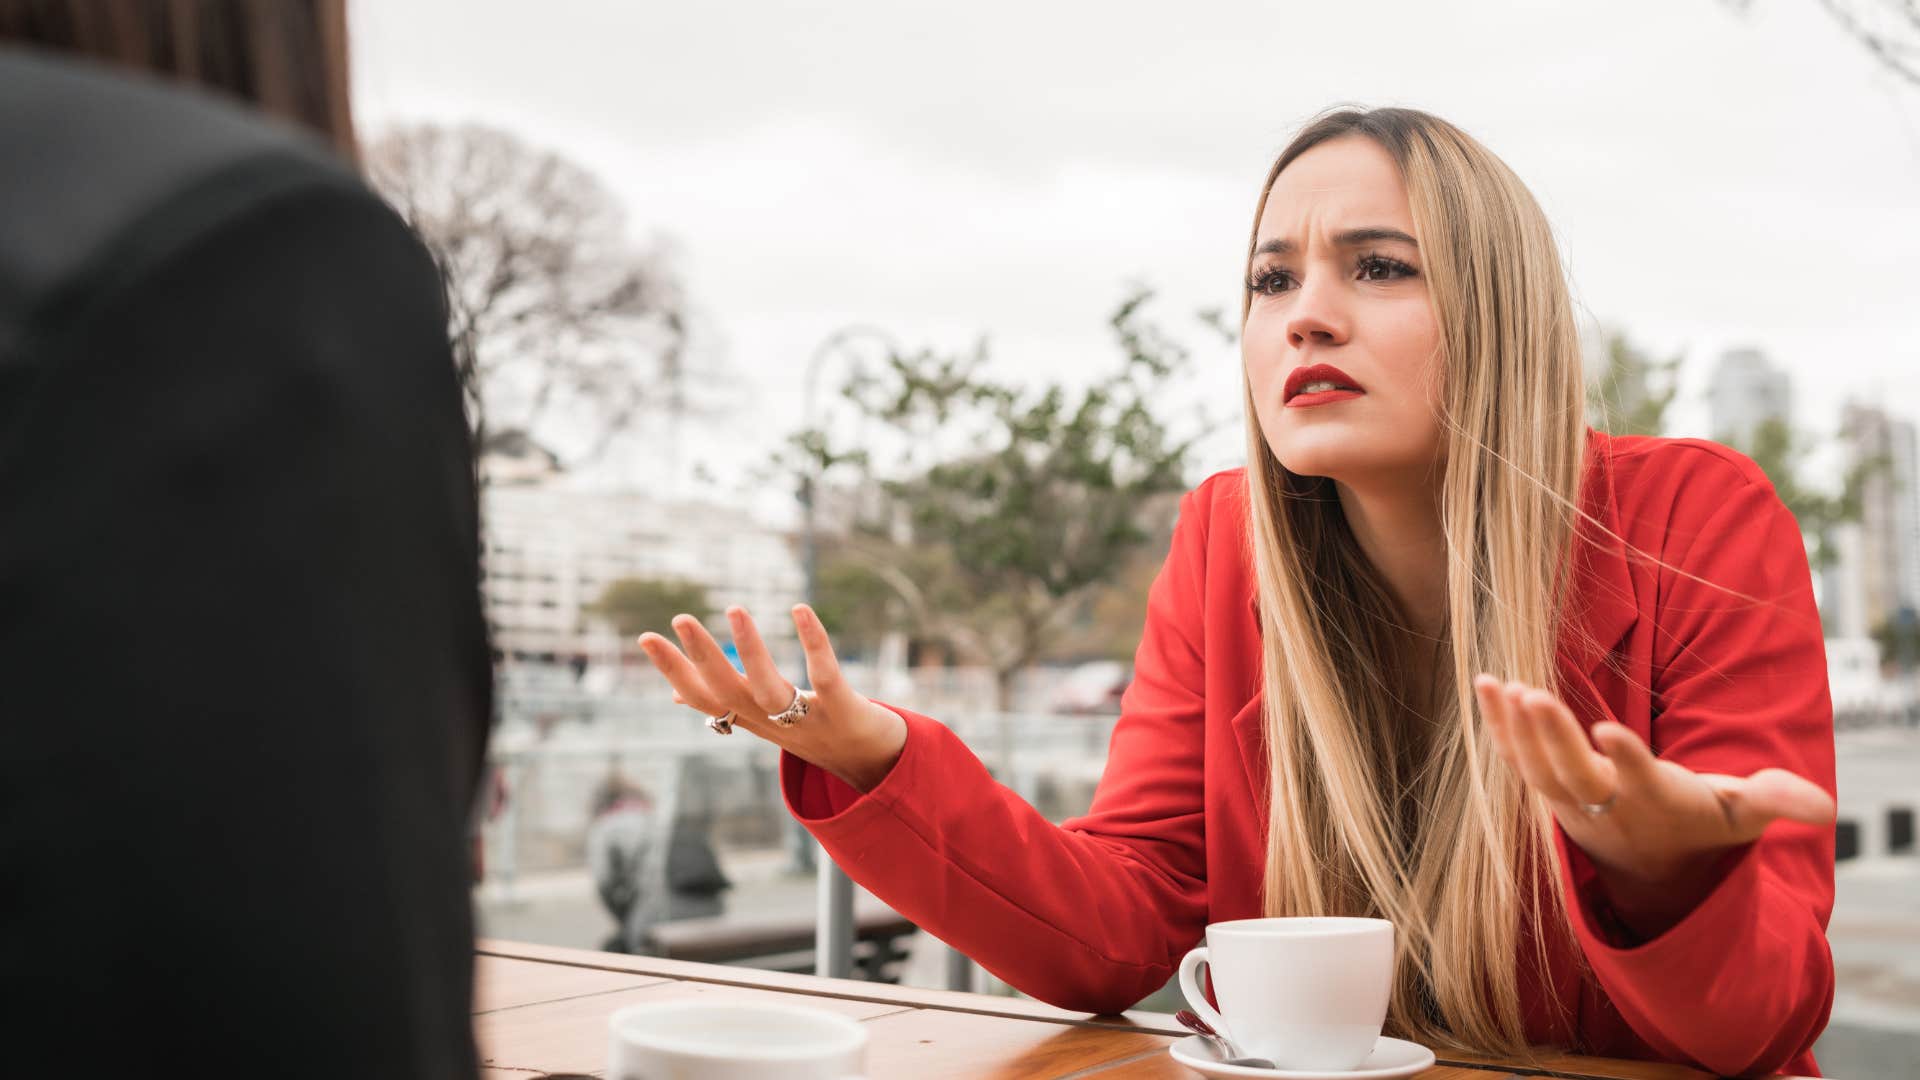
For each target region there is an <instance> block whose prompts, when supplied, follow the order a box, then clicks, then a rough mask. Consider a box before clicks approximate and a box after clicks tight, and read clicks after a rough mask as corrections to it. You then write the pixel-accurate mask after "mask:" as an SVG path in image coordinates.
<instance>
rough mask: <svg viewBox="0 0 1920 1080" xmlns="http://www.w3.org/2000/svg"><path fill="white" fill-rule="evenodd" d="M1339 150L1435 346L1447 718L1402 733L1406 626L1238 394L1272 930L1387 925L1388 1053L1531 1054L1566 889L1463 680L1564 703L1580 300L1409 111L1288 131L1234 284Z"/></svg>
mask: <svg viewBox="0 0 1920 1080" xmlns="http://www.w3.org/2000/svg"><path fill="white" fill-rule="evenodd" d="M1348 135H1357V136H1363V137H1366V138H1370V139H1373V140H1374V141H1375V142H1377V143H1378V144H1379V145H1380V146H1382V147H1383V148H1385V149H1386V150H1387V152H1388V153H1389V154H1390V155H1392V157H1393V159H1394V160H1395V162H1397V163H1398V166H1399V169H1400V174H1401V177H1402V180H1403V182H1404V184H1405V186H1406V189H1407V196H1408V200H1409V202H1410V204H1411V210H1412V215H1413V221H1414V227H1415V230H1416V232H1417V234H1418V238H1419V241H1420V251H1421V257H1422V262H1423V268H1424V271H1425V274H1426V281H1427V288H1428V293H1429V296H1430V297H1431V299H1432V302H1433V310H1434V316H1435V318H1436V320H1437V322H1438V325H1439V327H1440V332H1441V341H1442V348H1443V350H1444V351H1443V361H1444V362H1443V364H1442V365H1441V367H1442V368H1443V374H1441V375H1439V378H1440V379H1441V382H1442V391H1441V399H1442V401H1443V402H1444V404H1443V406H1442V416H1441V418H1440V419H1441V423H1442V427H1443V429H1444V432H1445V434H1444V436H1443V438H1444V441H1445V452H1446V457H1445V468H1444V476H1443V478H1441V480H1440V485H1439V489H1438V491H1437V492H1436V498H1437V499H1438V502H1439V510H1440V518H1441V522H1442V528H1443V530H1444V533H1445V539H1446V551H1447V618H1446V626H1445V630H1444V634H1443V640H1442V641H1441V642H1440V643H1438V644H1437V645H1435V646H1434V647H1436V648H1437V649H1438V650H1439V651H1440V653H1441V655H1442V656H1443V657H1445V662H1442V663H1437V664H1436V665H1435V670H1436V673H1437V675H1438V681H1439V690H1440V693H1439V694H1438V695H1437V699H1438V702H1439V704H1438V705H1437V706H1436V707H1435V709H1434V711H1433V713H1432V715H1430V716H1424V717H1422V718H1421V719H1420V720H1419V721H1415V722H1413V723H1411V724H1410V723H1409V721H1408V719H1407V716H1408V713H1409V711H1410V710H1409V707H1408V706H1407V705H1406V704H1405V703H1404V702H1403V700H1402V697H1401V693H1400V692H1401V690H1403V689H1405V688H1406V687H1405V684H1404V679H1405V676H1404V674H1403V673H1404V671H1405V667H1406V665H1405V655H1406V653H1405V650H1406V649H1407V648H1409V642H1410V640H1411V635H1410V634H1409V633H1408V632H1407V631H1406V630H1405V628H1404V626H1403V624H1404V616H1403V614H1402V613H1401V612H1400V611H1399V610H1398V608H1397V606H1396V604H1395V603H1394V600H1393V598H1392V595H1391V594H1390V593H1389V592H1388V590H1387V588H1386V585H1385V583H1384V581H1383V580H1382V579H1381V578H1380V576H1379V575H1378V573H1377V572H1376V571H1375V570H1374V568H1373V567H1372V565H1371V564H1370V563H1369V562H1368V561H1367V559H1366V557H1365V556H1364V555H1363V554H1362V553H1361V551H1360V549H1359V548H1358V546H1357V545H1356V544H1355V542H1354V537H1353V534H1352V532H1351V531H1350V530H1349V528H1348V526H1347V522H1346V519H1345V517H1344V516H1343V514H1342V512H1341V509H1340V502H1339V499H1338V497H1337V495H1336V493H1335V489H1334V486H1333V483H1332V481H1331V480H1328V479H1326V478H1324V477H1309V476H1302V475H1298V474H1295V473H1291V472H1288V471H1287V469H1286V468H1285V467H1284V466H1282V465H1281V464H1280V462H1279V460H1278V459H1277V458H1275V457H1274V455H1273V451H1272V450H1271V449H1270V448H1269V447H1268V445H1267V443H1266V440H1265V439H1264V438H1263V437H1262V435H1261V429H1260V425H1259V423H1258V421H1257V419H1256V417H1255V413H1254V403H1253V397H1252V390H1251V388H1250V387H1248V389H1247V397H1246V414H1247V432H1248V454H1247V459H1248V467H1247V485H1248V493H1249V499H1248V503H1249V514H1248V524H1249V530H1248V531H1249V535H1248V538H1247V539H1248V543H1249V545H1250V548H1251V558H1252V562H1253V567H1254V572H1255V577H1256V580H1257V588H1258V604H1259V610H1260V630H1261V635H1262V652H1263V675H1264V680H1265V681H1264V684H1263V685H1264V687H1265V692H1264V706H1263V708H1264V713H1265V715H1264V723H1265V733H1266V744H1267V761H1268V765H1269V776H1270V783H1269V791H1268V792H1267V796H1268V799H1269V802H1268V806H1267V808H1266V809H1267V820H1268V826H1267V864H1266V876H1265V880H1264V897H1265V901H1264V902H1265V910H1266V912H1267V914H1269V915H1317V914H1329V915H1338V914H1354V915H1375V916H1378V917H1381V918H1386V919H1391V920H1392V921H1393V922H1394V924H1395V927H1396V929H1397V933H1396V939H1397V941H1398V948H1399V957H1398V964H1397V968H1396V971H1397V976H1396V983H1395V986H1394V991H1393V997H1392V1000H1391V1003H1390V1005H1389V1009H1388V1026H1389V1030H1392V1031H1395V1032H1397V1033H1399V1034H1402V1035H1403V1036H1405V1037H1408V1038H1413V1039H1416V1040H1419V1041H1422V1042H1440V1043H1443V1044H1452V1045H1457V1046H1464V1047H1468V1048H1472V1049H1480V1050H1484V1051H1488V1052H1499V1053H1508V1054H1517V1055H1525V1054H1527V1053H1528V1047H1527V1043H1526V1039H1525V1035H1524V1032H1523V1029H1522V1010H1521V1003H1520V994H1519V974H1518V971H1517V970H1516V961H1518V962H1519V963H1532V964H1535V965H1538V970H1539V972H1540V973H1541V978H1540V979H1539V980H1538V983H1539V984H1540V985H1546V980H1545V978H1544V975H1545V971H1546V967H1545V965H1546V956H1547V951H1548V950H1547V942H1548V934H1547V933H1544V932H1535V933H1533V934H1532V935H1531V937H1532V940H1533V941H1534V944H1535V946H1536V947H1535V948H1534V949H1532V950H1530V951H1529V955H1528V956H1525V957H1522V956H1520V955H1519V954H1520V951H1521V945H1520V942H1521V940H1522V938H1523V934H1522V922H1523V920H1526V919H1531V920H1534V922H1535V925H1536V926H1538V927H1548V928H1555V927H1557V928H1559V929H1562V930H1566V929H1567V928H1568V921H1567V912H1566V906H1565V901H1564V899H1563V898H1562V897H1561V896H1560V890H1559V889H1558V887H1557V884H1555V885H1554V887H1548V888H1542V887H1541V886H1540V883H1541V881H1542V879H1543V875H1549V874H1554V873H1557V872H1558V869H1559V866H1558V859H1557V856H1556V854H1555V849H1554V845H1553V842H1552V832H1551V830H1552V828H1553V819H1552V815H1551V812H1550V811H1549V810H1548V808H1547V806H1546V804H1545V802H1544V801H1542V800H1541V799H1540V797H1539V796H1538V795H1536V794H1534V793H1532V792H1531V791H1530V790H1528V789H1526V788H1525V787H1524V785H1523V784H1522V783H1521V781H1520V780H1519V778H1518V777H1516V776H1515V775H1513V773H1512V771H1511V770H1510V769H1508V768H1506V767H1505V766H1504V765H1502V764H1501V763H1500V761H1499V759H1498V756H1497V754H1496V753H1495V751H1494V749H1493V746H1492V743H1491V741H1490V740H1489V738H1488V736H1487V733H1486V732H1485V731H1484V729H1483V728H1482V726H1481V722H1480V720H1479V718H1478V710H1477V708H1476V707H1475V702H1474V698H1473V690H1472V683H1471V679H1472V676H1473V675H1474V674H1475V673H1477V672H1482V671H1486V672H1492V673H1494V674H1496V675H1499V676H1502V677H1505V678H1510V679H1520V680H1523V681H1525V682H1527V683H1529V684H1532V685H1534V686H1539V687H1543V688H1546V689H1549V690H1552V691H1554V692H1555V693H1558V692H1559V685H1558V683H1559V680H1558V678H1557V675H1556V671H1555V663H1554V658H1555V649H1556V642H1557V637H1558V634H1559V632H1560V629H1561V612H1562V611H1563V608H1564V602H1565V599H1566V591H1567V589H1568V586H1569V579H1570V573H1571V570H1570V567H1571V554H1572V542H1573V536H1574V526H1575V520H1574V519H1575V516H1576V515H1577V514H1578V505H1579V503H1578V495H1579V484H1580V475H1581V462H1582V455H1583V451H1584V446H1585V433H1586V425H1585V420H1584V416H1585V410H1584V405H1583V396H1584V395H1583V386H1584V384H1583V382H1582V376H1581V366H1580V347H1579V342H1578V338H1577V334H1576V329H1575V325H1574V320H1573V314H1572V302H1571V299H1570V297H1569V294H1568V289H1567V285H1566V280H1565V278H1564V276H1563V273H1562V270H1561V266H1560V258H1559V253H1558V251H1557V249H1556V247H1555V245H1554V240H1553V235H1552V232H1551V230H1550V228H1549V226H1548V224H1547V221H1546V217H1545V215H1544V214H1543V213H1542V212H1541V210H1540V208H1539V206H1538V204H1537V203H1536V202H1535V201H1534V199H1533V196H1532V195H1531V194H1530V193H1529V192H1528V191H1527V189H1526V187H1525V185H1523V184H1522V183H1521V182H1520V180H1519V178H1518V177H1516V176H1514V174H1513V173H1512V171H1510V170H1509V169H1508V168H1507V167H1506V166H1505V165H1504V164H1503V163H1502V162H1501V161H1500V160H1499V159H1498V158H1496V157H1495V156H1494V155H1493V154H1492V153H1491V152H1490V151H1488V150H1487V149H1486V148H1485V147H1483V146H1481V145H1480V144H1479V143H1477V142H1475V141H1474V140H1473V139H1472V138H1471V137H1470V136H1468V135H1467V134H1466V133H1465V132H1462V131H1460V130H1459V129H1458V128H1455V127H1454V126H1453V125H1451V124H1448V123H1447V122H1445V121H1443V120H1440V119H1438V118H1437V117H1434V116H1430V115H1428V114H1426V113H1422V112H1418V111H1415V110H1411V109H1374V110H1366V111H1360V110H1352V109H1346V110H1341V111H1338V112H1333V113H1329V114H1327V115H1324V116H1322V117H1320V118H1319V119H1317V120H1316V121H1314V122H1313V123H1311V124H1310V125H1309V126H1307V127H1306V128H1305V129H1303V130H1302V131H1301V132H1300V134H1299V135H1297V136H1296V137H1295V138H1294V140H1293V141H1292V142H1291V143H1290V144H1289V145H1288V146H1287V148H1286V149H1285V150H1284V151H1283V152H1282V153H1281V154H1280V156H1279V158H1278V159H1277V160H1276V161H1275V162H1274V165H1273V168H1272V170H1271V172H1269V173H1268V175H1267V181H1266V184H1265V185H1264V186H1263V187H1262V188H1261V194H1260V205H1259V206H1258V207H1257V208H1256V209H1255V211H1254V235H1253V237H1252V238H1250V239H1249V241H1248V246H1247V256H1248V268H1249V269H1251V265H1252V258H1253V245H1254V243H1256V242H1257V240H1258V236H1259V228H1260V218H1261V214H1262V212H1263V211H1264V210H1265V208H1266V201H1267V193H1268V191H1270V190H1271V189H1272V186H1273V182H1274V179H1275V178H1276V177H1278V176H1279V174H1280V172H1281V170H1283V169H1285V168H1286V167H1287V165H1288V164H1289V163H1290V162H1292V161H1293V160H1294V159H1295V158H1297V157H1299V156H1300V155H1301V154H1303V153H1305V152H1306V151H1307V150H1309V149H1311V148H1312V147H1314V146H1316V145H1318V144H1320V143H1322V142H1325V141H1327V140H1329V139H1333V138H1337V137H1340V136H1348ZM1250 300H1251V297H1250V296H1248V297H1246V298H1244V299H1243V302H1242V307H1241V323H1242V325H1244V324H1245V322H1246V316H1247V305H1248V303H1250ZM1408 800H1411V801H1410V802H1409V801H1408ZM1409 810H1411V811H1412V812H1411V813H1409V812H1408V811H1409ZM1547 880H1549V881H1554V880H1555V879H1552V878H1548V879H1547ZM1565 1004H1566V1003H1562V1005H1563V1007H1564V1006H1565Z"/></svg>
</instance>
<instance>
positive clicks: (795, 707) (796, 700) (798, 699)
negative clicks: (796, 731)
mask: <svg viewBox="0 0 1920 1080" xmlns="http://www.w3.org/2000/svg"><path fill="white" fill-rule="evenodd" d="M812 708H813V696H812V695H810V694H808V693H806V692H805V691H802V690H799V689H795V690H794V692H793V701H792V702H791V703H790V704H788V706H787V707H786V708H784V709H782V710H780V711H779V712H777V713H774V714H773V715H772V716H769V717H767V719H769V720H771V721H773V722H774V723H776V724H779V725H780V726H781V727H792V726H793V725H794V724H796V723H798V722H799V721H800V718H801V717H803V716H805V715H807V712H808V711H809V710H811V709H812Z"/></svg>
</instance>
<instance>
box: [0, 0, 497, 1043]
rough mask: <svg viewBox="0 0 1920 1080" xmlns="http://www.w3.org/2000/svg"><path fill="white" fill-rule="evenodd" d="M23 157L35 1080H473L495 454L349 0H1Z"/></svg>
mask: <svg viewBox="0 0 1920 1080" xmlns="http://www.w3.org/2000/svg"><path fill="white" fill-rule="evenodd" d="M0 146H4V147H5V152H4V153H0V520H4V522H5V525H4V526H0V698H3V699H4V702H5V704H4V715H5V727H4V731H0V1027H4V1028H5V1030H6V1031H7V1033H8V1035H7V1038H6V1040H5V1042H6V1050H5V1060H6V1062H7V1064H8V1066H9V1067H10V1069H11V1070H12V1071H14V1072H17V1073H20V1074H22V1075H25V1074H27V1073H32V1074H33V1075H42V1072H41V1071H40V1070H41V1068H50V1069H57V1070H58V1072H57V1075H100V1076H104V1075H135V1074H136V1073H139V1074H145V1073H147V1072H150V1071H152V1072H158V1071H169V1070H171V1069H186V1070H188V1071H190V1072H192V1073H193V1074H195V1075H206V1076H225V1075H257V1076H275V1077H307V1076H312V1077H319V1076H327V1077H341V1076H352V1077H361V1078H365V1077H407V1078H416V1080H417V1078H438V1077H472V1076H474V1075H476V1072H477V1063H476V1057H475V1052H474V1044H473V1038H472V1024H471V1019H470V1010H471V997H472V965H473V961H472V949H473V937H472V934H473V930H472V913H471V909H470V906H469V896H468V849H467V844H466V835H467V815H468V812H469V809H470V807H472V805H473V803H474V795H475V791H476V785H477V783H478V779H479V775H480V768H481V763H482V756H483V751H484V748H485V742H486V738H487V717H488V716H489V715H490V709H489V703H490V698H491V680H490V672H489V662H488V650H487V645H486V632H485V624H484V622H483V620H482V616H481V609H480V598H479V594H478V573H479V567H478V557H479V552H478V535H477V514H476V509H475V492H474V483H473V474H472V465H471V456H470V453H469V437H468V432H467V428H466V424H465V420H464V417H463V415H462V409H461V396H460V392H459V388H458V386H457V383H456V378H455V372H454V367H453V363H452V360H451V356H450V350H449V347H448V342H447V337H446V327H445V323H444V309H443V304H442V293H441V287H440V282H439V275H438V273H437V271H436V268H435V266H434V264H433V261H432V259H431V258H430V257H429V255H428V253H427V252H426V251H425V250H424V249H423V248H422V246H421V245H420V244H419V243H418V242H417V241H416V240H415V238H414V237H413V235H412V234H411V233H410V232H409V231H408V229H407V227H406V226H405V225H404V224H403V223H402V221H401V220H400V218H399V217H397V216H396V215H395V214H394V213H393V212H392V211H391V210H390V209H389V208H388V207H387V206H386V205H385V204H384V203H383V202H382V201H381V200H380V199H379V198H377V197H376V196H375V195H373V194H372V193H371V192H370V191H369V190H368V188H367V187H366V185H365V184H363V183H362V182H361V179H360V177H359V176H358V175H357V174H356V171H355V168H354V164H353V161H354V143H353V131H352V125H351V122H350V119H349V113H348V97H347V68H346V45H345V18H344V12H343V9H342V5H341V3H340V2H339V0H271V2H267V0H262V2H245V0H153V2H150V3H149V2H141V0H119V2H115V0H95V2H85V0H69V2H58V0H0ZM37 1067H38V1068H37ZM46 1074H47V1075H55V1074H56V1073H54V1072H51V1071H49V1072H47V1073H46Z"/></svg>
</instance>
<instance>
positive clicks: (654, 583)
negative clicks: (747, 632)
mask: <svg viewBox="0 0 1920 1080" xmlns="http://www.w3.org/2000/svg"><path fill="white" fill-rule="evenodd" d="M587 611H588V612H589V613H591V614H594V615H598V616H600V617H602V618H604V619H606V620H607V621H608V622H611V623H612V624H613V628H614V630H616V631H618V632H619V634H620V636H621V637H622V638H633V637H638V636H639V635H640V634H641V632H643V631H646V630H652V631H654V632H655V633H660V634H670V633H671V632H672V631H671V629H670V628H671V626H672V625H673V617H674V616H675V615H678V614H680V613H681V612H683V611H684V612H686V613H687V614H689V615H692V616H693V617H694V618H696V619H700V620H702V621H704V620H706V619H707V618H708V617H709V616H711V615H712V614H713V602H712V600H710V599H709V598H708V596H707V587H706V586H705V585H700V584H697V583H695V582H691V581H680V580H677V579H672V578H621V579H620V580H619V581H616V582H614V583H613V584H611V585H608V586H607V587H606V589H605V590H604V591H602V592H601V594H600V598H599V599H598V600H595V601H594V602H593V603H592V604H590V605H588V607H587Z"/></svg>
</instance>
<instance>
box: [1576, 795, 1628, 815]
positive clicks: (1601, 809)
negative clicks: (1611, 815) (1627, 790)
mask: <svg viewBox="0 0 1920 1080" xmlns="http://www.w3.org/2000/svg"><path fill="white" fill-rule="evenodd" d="M1619 797H1620V793H1619V792H1618V791H1615V792H1614V793H1613V794H1611V795H1609V796H1607V798H1606V801H1604V802H1583V803H1581V804H1580V809H1582V810H1585V811H1586V812H1587V816H1588V817H1599V816H1600V815H1601V814H1604V813H1606V812H1607V811H1609V810H1611V809H1613V800H1615V799H1617V798H1619Z"/></svg>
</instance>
